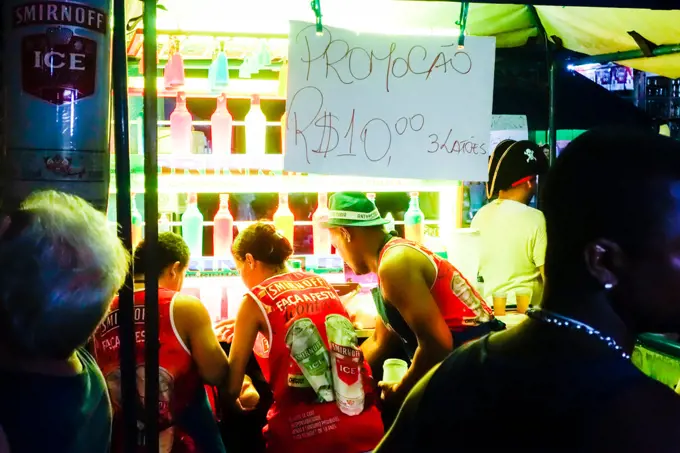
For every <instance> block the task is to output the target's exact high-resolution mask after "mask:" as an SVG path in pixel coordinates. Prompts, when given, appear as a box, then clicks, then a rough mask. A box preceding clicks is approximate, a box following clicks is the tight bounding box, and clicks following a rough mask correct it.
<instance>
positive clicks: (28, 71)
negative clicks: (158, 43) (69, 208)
mask: <svg viewBox="0 0 680 453" xmlns="http://www.w3.org/2000/svg"><path fill="white" fill-rule="evenodd" d="M0 4H1V7H2V8H3V15H2V17H3V21H4V23H3V24H2V30H3V34H4V43H5V50H6V52H5V53H4V54H3V59H4V62H3V76H4V77H3V79H4V83H5V84H6V86H5V94H6V103H5V112H4V113H5V115H4V121H5V123H6V124H5V126H6V127H5V131H6V134H7V137H6V145H7V146H6V155H5V156H4V158H5V161H4V163H3V164H2V165H1V170H2V172H3V173H4V175H2V176H4V178H5V187H4V194H3V199H4V203H5V204H6V207H8V208H10V209H11V208H12V207H13V206H15V205H16V204H17V203H18V202H19V200H21V199H23V198H24V197H25V196H26V195H28V194H29V193H30V192H32V191H35V190H38V189H58V190H63V191H66V192H70V193H74V194H76V195H79V196H81V197H83V198H85V199H86V200H88V201H89V202H91V203H93V204H94V205H95V206H96V207H97V208H99V209H101V210H104V211H105V210H106V205H107V202H108V190H109V171H110V170H109V156H110V154H109V128H110V108H111V103H110V101H111V99H110V98H111V97H110V92H111V43H112V29H111V25H112V24H111V5H112V2H111V0H80V1H78V2H77V3H75V2H72V1H70V0H69V1H66V0H61V1H35V0H2V2H0ZM2 176H0V179H3V177H2Z"/></svg>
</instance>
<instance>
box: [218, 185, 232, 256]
mask: <svg viewBox="0 0 680 453" xmlns="http://www.w3.org/2000/svg"><path fill="white" fill-rule="evenodd" d="M233 241H234V217H233V216H232V215H231V212H229V194H227V193H222V194H220V209H219V210H218V211H217V214H215V219H214V227H213V256H215V257H219V258H224V257H228V256H231V244H232V242H233Z"/></svg>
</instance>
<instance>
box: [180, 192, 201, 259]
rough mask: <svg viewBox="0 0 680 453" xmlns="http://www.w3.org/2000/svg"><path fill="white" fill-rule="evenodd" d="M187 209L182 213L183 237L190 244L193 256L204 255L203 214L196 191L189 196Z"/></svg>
mask: <svg viewBox="0 0 680 453" xmlns="http://www.w3.org/2000/svg"><path fill="white" fill-rule="evenodd" d="M188 202H189V204H188V206H187V210H186V211H184V214H182V237H183V238H184V242H186V243H187V245H188V246H189V252H190V254H191V257H192V258H199V257H201V256H203V215H202V214H201V212H200V211H199V210H198V197H197V195H196V194H195V193H190V194H189V196H188Z"/></svg>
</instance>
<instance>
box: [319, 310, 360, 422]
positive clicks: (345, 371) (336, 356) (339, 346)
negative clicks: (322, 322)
mask: <svg viewBox="0 0 680 453" xmlns="http://www.w3.org/2000/svg"><path fill="white" fill-rule="evenodd" d="M326 334H327V335H328V344H329V345H330V348H331V365H332V367H331V368H332V370H333V390H334V393H335V401H336V403H337V405H338V408H339V409H340V411H341V412H342V413H343V414H347V415H359V414H360V413H361V412H362V411H363V410H364V387H363V382H361V365H362V362H363V355H362V354H361V350H360V349H359V340H358V338H357V334H356V331H355V330H354V326H353V325H352V323H351V322H350V320H349V319H347V318H346V317H344V316H342V315H328V316H326Z"/></svg>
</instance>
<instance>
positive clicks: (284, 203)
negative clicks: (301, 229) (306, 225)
mask: <svg viewBox="0 0 680 453" xmlns="http://www.w3.org/2000/svg"><path fill="white" fill-rule="evenodd" d="M274 227H275V228H276V230H277V231H280V232H281V234H283V236H284V237H285V238H286V239H288V241H289V242H290V244H291V245H293V244H294V242H293V239H294V232H295V216H294V215H293V211H291V210H290V207H289V206H288V194H287V193H280V194H279V208H278V209H277V210H276V212H275V213H274Z"/></svg>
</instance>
